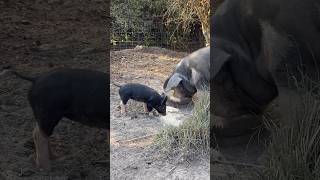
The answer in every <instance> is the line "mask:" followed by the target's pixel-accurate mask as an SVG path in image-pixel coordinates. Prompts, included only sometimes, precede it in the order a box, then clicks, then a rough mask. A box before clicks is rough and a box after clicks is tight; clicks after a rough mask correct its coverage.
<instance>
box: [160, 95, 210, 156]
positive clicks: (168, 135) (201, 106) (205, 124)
mask: <svg viewBox="0 0 320 180" xmlns="http://www.w3.org/2000/svg"><path fill="white" fill-rule="evenodd" d="M198 93H199V94H198V99H197V101H196V102H195V105H194V109H193V114H192V116H191V117H190V118H189V119H187V120H185V121H184V122H183V123H182V124H181V125H180V126H178V127H174V126H168V127H166V128H164V129H163V130H162V131H161V132H160V133H159V134H158V135H157V136H156V138H155V143H154V144H155V146H156V147H157V148H158V149H159V150H160V151H161V152H162V153H165V154H166V155H168V156H169V157H170V156H172V157H174V156H176V155H178V156H179V157H181V156H184V157H186V158H190V157H195V155H199V154H200V155H209V151H210V148H209V143H210V139H209V137H210V136H209V131H210V130H209V122H210V117H209V109H210V95H209V92H208V91H206V92H198Z"/></svg>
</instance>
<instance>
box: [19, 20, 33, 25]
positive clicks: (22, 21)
mask: <svg viewBox="0 0 320 180" xmlns="http://www.w3.org/2000/svg"><path fill="white" fill-rule="evenodd" d="M21 23H22V24H23V25H29V24H31V22H30V21H28V20H21Z"/></svg>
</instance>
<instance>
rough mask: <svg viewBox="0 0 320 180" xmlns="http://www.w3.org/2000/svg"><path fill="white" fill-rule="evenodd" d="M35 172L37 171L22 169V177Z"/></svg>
mask: <svg viewBox="0 0 320 180" xmlns="http://www.w3.org/2000/svg"><path fill="white" fill-rule="evenodd" d="M34 173H35V172H34V171H32V170H30V169H26V170H22V172H21V174H20V177H30V176H31V175H32V174H34Z"/></svg>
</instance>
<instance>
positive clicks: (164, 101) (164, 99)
mask: <svg viewBox="0 0 320 180" xmlns="http://www.w3.org/2000/svg"><path fill="white" fill-rule="evenodd" d="M167 100H168V97H167V96H166V95H165V94H164V93H162V101H161V104H165V103H166V102H167Z"/></svg>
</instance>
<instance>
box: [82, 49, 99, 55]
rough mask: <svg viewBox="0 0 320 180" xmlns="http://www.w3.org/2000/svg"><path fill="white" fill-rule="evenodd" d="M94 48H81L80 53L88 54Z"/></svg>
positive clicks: (93, 50)
mask: <svg viewBox="0 0 320 180" xmlns="http://www.w3.org/2000/svg"><path fill="white" fill-rule="evenodd" d="M95 50H96V49H95V48H85V49H82V50H81V54H89V53H93V52H95Z"/></svg>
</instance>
